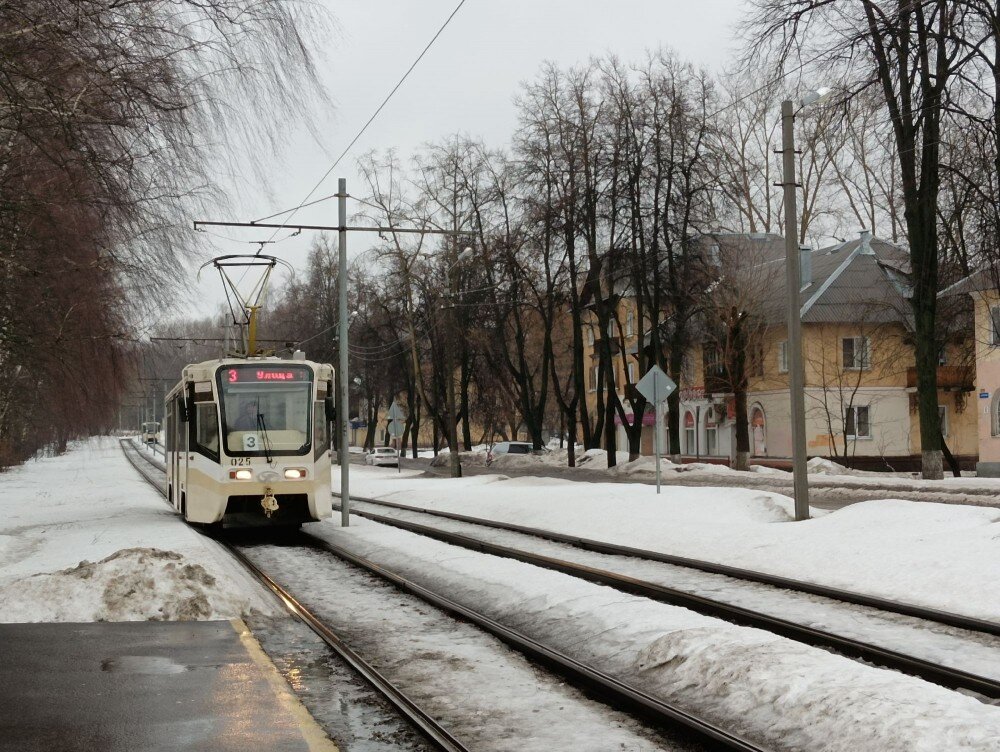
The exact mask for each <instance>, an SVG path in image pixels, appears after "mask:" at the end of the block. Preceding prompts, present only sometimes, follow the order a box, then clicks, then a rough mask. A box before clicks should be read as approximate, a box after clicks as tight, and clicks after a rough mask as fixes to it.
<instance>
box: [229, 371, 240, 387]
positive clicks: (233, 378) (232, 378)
mask: <svg viewBox="0 0 1000 752" xmlns="http://www.w3.org/2000/svg"><path fill="white" fill-rule="evenodd" d="M228 376H229V383H230V384H235V383H236V382H237V381H239V379H240V374H239V371H237V370H236V369H235V368H230V369H229V374H228Z"/></svg>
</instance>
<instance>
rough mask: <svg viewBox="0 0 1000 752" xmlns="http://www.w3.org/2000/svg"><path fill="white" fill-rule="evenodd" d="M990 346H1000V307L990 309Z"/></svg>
mask: <svg viewBox="0 0 1000 752" xmlns="http://www.w3.org/2000/svg"><path fill="white" fill-rule="evenodd" d="M990 323H991V324H992V326H990V344H991V345H1000V306H992V307H991V308H990Z"/></svg>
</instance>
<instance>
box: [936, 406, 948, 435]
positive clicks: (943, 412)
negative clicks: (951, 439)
mask: <svg viewBox="0 0 1000 752" xmlns="http://www.w3.org/2000/svg"><path fill="white" fill-rule="evenodd" d="M938 420H939V421H941V435H942V436H947V435H948V407H947V405H938Z"/></svg>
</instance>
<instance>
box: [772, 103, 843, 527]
mask: <svg viewBox="0 0 1000 752" xmlns="http://www.w3.org/2000/svg"><path fill="white" fill-rule="evenodd" d="M830 93H831V92H830V89H819V90H817V91H814V92H809V93H808V94H806V95H805V96H804V97H803V98H802V103H801V106H800V107H799V110H801V109H802V107H806V106H808V105H811V104H815V103H816V102H819V101H820V100H821V99H824V98H826V97H827V96H829V94H830ZM796 112H797V110H796V109H795V105H794V103H793V102H792V100H790V99H786V100H785V101H784V102H782V103H781V155H782V167H783V170H782V183H781V184H782V186H783V187H784V191H785V290H786V294H787V296H788V345H787V348H788V350H787V352H788V382H789V383H788V392H789V397H790V398H791V408H792V410H791V417H792V482H793V486H794V489H795V490H794V496H795V519H796V520H807V519H809V476H808V473H807V472H806V469H807V468H806V396H805V365H804V363H803V359H802V315H801V313H800V312H799V292H800V291H801V289H802V271H801V269H800V265H799V228H798V224H799V219H798V207H797V206H796V203H795V189H796V187H797V183H796V182H795V113H796Z"/></svg>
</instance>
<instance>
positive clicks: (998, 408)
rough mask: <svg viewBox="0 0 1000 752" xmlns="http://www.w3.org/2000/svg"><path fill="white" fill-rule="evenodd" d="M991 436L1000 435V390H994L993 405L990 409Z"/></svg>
mask: <svg viewBox="0 0 1000 752" xmlns="http://www.w3.org/2000/svg"><path fill="white" fill-rule="evenodd" d="M990 436H1000V392H993V407H992V408H991V409H990Z"/></svg>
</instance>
